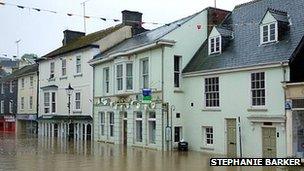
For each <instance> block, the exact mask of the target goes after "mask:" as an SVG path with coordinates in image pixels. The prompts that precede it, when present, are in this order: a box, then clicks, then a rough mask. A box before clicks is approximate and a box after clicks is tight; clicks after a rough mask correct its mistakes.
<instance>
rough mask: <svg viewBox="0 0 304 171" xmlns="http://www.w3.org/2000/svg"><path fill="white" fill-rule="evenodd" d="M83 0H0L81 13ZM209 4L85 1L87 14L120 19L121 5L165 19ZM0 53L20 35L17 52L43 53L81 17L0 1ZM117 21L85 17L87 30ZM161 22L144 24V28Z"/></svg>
mask: <svg viewBox="0 0 304 171" xmlns="http://www.w3.org/2000/svg"><path fill="white" fill-rule="evenodd" d="M83 1H84V0H48V1H47V0H6V1H4V0H0V2H7V3H14V4H19V5H24V6H30V7H37V8H41V9H49V10H54V11H59V12H62V13H75V14H82V6H81V5H80V3H81V2H83ZM248 1H250V0H217V7H218V8H222V9H226V10H232V9H233V8H234V6H235V5H237V4H241V3H244V2H248ZM208 6H214V0H149V1H148V0H103V1H101V0H90V1H88V2H87V3H86V14H87V15H91V16H102V17H107V18H118V19H121V11H122V10H124V9H128V10H136V11H140V12H142V13H143V20H144V21H153V22H159V23H168V22H171V21H174V20H177V19H179V18H182V17H185V16H188V15H191V14H193V13H195V12H197V11H200V10H202V9H204V8H206V7H208ZM0 23H1V24H0V57H2V55H1V54H3V53H5V54H8V56H10V57H11V56H13V55H16V44H15V41H16V40H18V39H21V42H20V52H19V54H20V56H21V55H22V54H24V53H36V54H38V56H41V55H44V54H46V53H48V52H50V51H52V50H54V49H56V48H58V47H59V46H61V41H62V38H63V33H62V31H63V30H65V29H71V30H77V31H83V19H82V18H81V17H68V16H66V15H62V14H52V13H47V12H42V11H41V12H37V11H33V10H28V9H19V8H17V7H14V6H1V5H0ZM115 24H117V23H115V22H113V21H111V22H109V21H107V22H104V21H102V20H98V19H88V20H87V33H92V32H94V31H97V30H100V29H104V28H106V27H109V26H113V25H115ZM158 26H160V25H151V24H146V25H144V27H146V28H149V29H151V28H154V27H158Z"/></svg>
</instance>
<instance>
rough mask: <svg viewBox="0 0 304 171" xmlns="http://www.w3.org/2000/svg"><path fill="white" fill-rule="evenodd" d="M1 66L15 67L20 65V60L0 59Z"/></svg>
mask: <svg viewBox="0 0 304 171" xmlns="http://www.w3.org/2000/svg"><path fill="white" fill-rule="evenodd" d="M0 66H3V67H8V68H14V67H17V66H18V61H13V60H2V61H0Z"/></svg>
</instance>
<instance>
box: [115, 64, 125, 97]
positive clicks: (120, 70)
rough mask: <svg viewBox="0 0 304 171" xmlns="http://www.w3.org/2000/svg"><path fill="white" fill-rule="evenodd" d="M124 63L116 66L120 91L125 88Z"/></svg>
mask: <svg viewBox="0 0 304 171" xmlns="http://www.w3.org/2000/svg"><path fill="white" fill-rule="evenodd" d="M122 68H123V65H122V64H120V65H117V66H116V81H117V90H118V91H120V90H122V89H123V72H122V71H123V70H122Z"/></svg>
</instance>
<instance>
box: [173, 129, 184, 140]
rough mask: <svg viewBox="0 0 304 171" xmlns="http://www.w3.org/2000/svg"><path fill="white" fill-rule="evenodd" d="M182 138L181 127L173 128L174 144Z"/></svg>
mask: <svg viewBox="0 0 304 171" xmlns="http://www.w3.org/2000/svg"><path fill="white" fill-rule="evenodd" d="M182 138H183V128H182V127H181V126H176V127H174V142H180V141H181V140H182Z"/></svg>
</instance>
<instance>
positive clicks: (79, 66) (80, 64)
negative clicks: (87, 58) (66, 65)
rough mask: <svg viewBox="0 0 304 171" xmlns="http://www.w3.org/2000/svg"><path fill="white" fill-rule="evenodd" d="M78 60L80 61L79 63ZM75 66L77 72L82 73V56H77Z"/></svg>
mask: <svg viewBox="0 0 304 171" xmlns="http://www.w3.org/2000/svg"><path fill="white" fill-rule="evenodd" d="M78 61H80V62H79V63H78ZM75 64H76V65H75V66H76V68H75V69H76V74H81V73H82V60H81V56H80V55H79V56H76V62H75Z"/></svg>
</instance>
